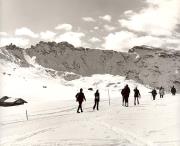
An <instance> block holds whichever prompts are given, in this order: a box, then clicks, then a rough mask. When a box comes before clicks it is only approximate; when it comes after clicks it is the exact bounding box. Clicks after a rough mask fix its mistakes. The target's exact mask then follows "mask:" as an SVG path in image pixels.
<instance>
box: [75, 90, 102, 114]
mask: <svg viewBox="0 0 180 146" xmlns="http://www.w3.org/2000/svg"><path fill="white" fill-rule="evenodd" d="M94 97H95V98H94V106H93V110H95V108H96V109H97V110H99V101H100V94H99V90H96V92H95V94H94ZM76 101H77V102H78V103H79V105H78V109H77V113H80V111H79V110H81V112H83V109H82V103H83V101H86V98H85V96H84V93H83V89H82V88H81V89H80V92H79V93H77V94H76Z"/></svg>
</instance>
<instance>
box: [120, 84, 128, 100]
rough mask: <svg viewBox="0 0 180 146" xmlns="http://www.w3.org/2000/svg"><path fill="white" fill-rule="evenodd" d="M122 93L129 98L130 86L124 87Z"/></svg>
mask: <svg viewBox="0 0 180 146" xmlns="http://www.w3.org/2000/svg"><path fill="white" fill-rule="evenodd" d="M121 94H122V96H123V97H125V98H128V97H129V94H130V88H129V87H128V86H125V87H124V89H122V91H121Z"/></svg>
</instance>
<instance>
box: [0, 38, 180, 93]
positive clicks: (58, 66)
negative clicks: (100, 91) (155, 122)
mask: <svg viewBox="0 0 180 146" xmlns="http://www.w3.org/2000/svg"><path fill="white" fill-rule="evenodd" d="M2 50H7V52H8V53H9V54H11V55H9V54H8V53H4V54H3V53H2V52H3V51H2ZM4 52H5V51H4ZM25 54H26V55H28V56H30V57H31V58H33V57H34V59H35V62H36V63H37V64H39V65H41V66H43V67H45V68H51V69H54V70H56V71H64V72H73V73H75V74H79V75H82V76H90V75H93V74H112V75H121V76H125V77H126V79H132V80H135V81H137V82H139V83H141V84H147V85H150V86H152V87H160V86H164V87H165V88H166V90H168V91H169V88H170V86H172V85H175V86H176V87H177V88H178V89H180V76H179V72H180V51H176V50H165V49H161V48H153V47H150V46H135V47H133V48H131V49H129V51H128V52H117V51H113V50H99V49H90V48H83V47H78V48H76V47H74V46H73V45H71V44H69V43H68V42H61V43H55V42H43V41H41V42H39V43H38V44H36V45H35V46H31V47H30V48H27V49H23V48H18V47H16V46H15V45H9V46H6V47H3V48H1V53H0V57H1V59H6V60H7V61H13V62H15V63H17V64H19V65H20V66H21V67H29V66H31V65H30V64H29V63H28V61H27V60H26V58H25V57H24V55H25ZM7 55H9V56H11V57H9V56H7ZM12 56H13V57H14V58H13V59H12Z"/></svg>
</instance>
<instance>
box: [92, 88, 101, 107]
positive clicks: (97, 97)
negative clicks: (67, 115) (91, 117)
mask: <svg viewBox="0 0 180 146" xmlns="http://www.w3.org/2000/svg"><path fill="white" fill-rule="evenodd" d="M94 97H95V98H94V106H93V110H95V108H96V107H97V110H99V101H100V95H99V91H98V90H96V93H95V94H94Z"/></svg>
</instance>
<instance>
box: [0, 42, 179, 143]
mask: <svg viewBox="0 0 180 146" xmlns="http://www.w3.org/2000/svg"><path fill="white" fill-rule="evenodd" d="M50 46H51V47H50ZM55 46H56V47H55ZM63 48H64V49H63ZM0 51H1V52H0V97H2V96H5V95H7V96H10V97H14V98H23V99H24V100H26V101H27V102H28V103H27V104H24V105H20V106H14V107H0V117H1V118H0V131H1V133H0V145H2V146H12V145H21V146H28V145H50V146H51V145H63V146H64V145H65V146H70V145H74V146H79V145H87V146H92V145H94V146H102V145H103V146H104V145H106V146H110V145H111V146H112V145H125V146H160V145H163V146H167V145H179V144H180V139H179V135H180V133H179V128H180V124H179V123H180V122H179V117H178V115H179V108H180V102H179V100H180V98H179V94H177V95H176V96H172V95H171V94H168V93H166V94H165V96H164V98H159V96H157V98H156V100H155V101H152V97H151V94H150V93H149V92H150V91H151V88H150V87H149V86H148V85H150V86H159V84H160V83H162V82H164V85H163V86H165V85H166V86H169V85H171V84H172V83H173V84H175V85H176V87H179V86H178V85H179V78H178V74H179V72H178V70H179V56H180V55H179V53H178V52H176V51H173V50H170V51H166V50H162V49H156V50H155V49H154V48H150V47H147V46H141V47H134V48H132V49H130V50H129V53H121V52H114V51H104V50H92V49H84V48H74V47H73V46H72V45H70V44H68V43H59V44H56V43H44V42H40V43H39V44H37V45H36V46H32V47H31V48H29V49H26V50H24V49H22V48H18V47H16V46H14V45H10V46H6V47H4V48H1V50H0ZM73 62H74V63H73ZM91 69H92V70H91ZM175 69H176V70H175ZM174 70H175V74H173V73H174ZM169 77H172V78H169ZM160 79H162V80H160ZM170 79H171V80H170ZM137 81H138V82H139V83H138V82H137ZM168 81H171V82H170V83H168ZM140 83H143V84H140ZM126 84H128V85H129V86H130V89H131V93H130V97H129V107H128V108H127V107H124V106H121V105H122V98H121V89H122V88H123V87H124V86H125V85H126ZM136 86H137V87H138V89H139V90H140V93H141V98H140V99H139V100H140V105H136V106H135V105H134V95H133V94H134V92H133V91H132V90H133V89H134V87H136ZM80 88H83V92H84V93H85V96H86V99H87V100H86V102H83V110H84V113H81V114H76V110H77V102H76V99H75V94H76V93H77V92H78V91H79V89H80ZM89 88H92V89H93V91H92V90H89ZM96 89H99V92H100V110H99V111H93V109H92V107H93V104H94V92H95V90H96ZM166 91H167V90H166ZM27 116H28V119H27ZM74 131H76V133H74Z"/></svg>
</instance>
